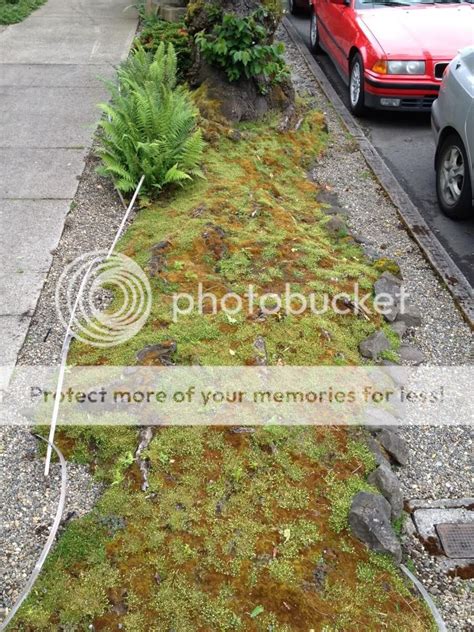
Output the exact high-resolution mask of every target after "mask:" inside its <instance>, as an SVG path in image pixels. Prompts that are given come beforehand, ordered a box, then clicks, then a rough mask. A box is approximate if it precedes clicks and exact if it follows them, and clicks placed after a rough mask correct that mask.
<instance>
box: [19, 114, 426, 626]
mask: <svg viewBox="0 0 474 632" xmlns="http://www.w3.org/2000/svg"><path fill="white" fill-rule="evenodd" d="M322 123H323V119H322V116H321V115H320V114H319V113H317V112H309V113H308V114H307V115H306V120H305V122H304V124H303V125H302V126H301V128H300V130H299V131H298V132H294V131H290V132H287V133H279V132H278V130H277V125H278V120H277V119H275V118H274V117H269V118H268V119H267V120H266V121H265V122H264V123H261V124H245V125H243V126H241V130H240V131H241V133H242V139H241V140H240V141H239V142H235V141H232V140H230V139H229V138H227V137H226V136H225V137H224V136H219V140H218V141H217V142H216V143H215V144H214V145H213V146H212V147H210V148H209V150H208V152H207V154H206V160H205V165H204V167H205V171H206V174H207V179H206V180H205V181H203V182H199V183H195V184H193V185H192V186H191V187H190V188H189V189H187V190H186V191H175V192H172V193H169V194H167V195H166V196H163V197H162V198H160V200H159V201H158V202H157V203H155V204H153V205H149V204H147V205H145V206H144V207H143V208H142V209H141V211H140V213H138V214H137V217H136V219H135V221H134V223H133V224H132V225H131V227H130V228H129V230H128V231H127V232H126V234H125V235H124V237H123V238H122V240H121V242H120V250H121V251H122V252H124V253H125V254H127V255H128V256H130V257H132V258H134V259H135V260H136V261H137V263H139V264H140V265H141V266H142V267H143V268H144V269H145V270H148V266H149V261H150V257H151V249H152V247H153V245H154V244H156V243H158V242H160V241H162V240H164V239H166V240H168V241H169V242H170V247H169V249H168V251H167V253H166V259H167V265H166V267H165V270H164V271H163V272H162V273H160V276H159V277H158V278H151V279H150V282H151V285H152V289H153V298H154V299H155V300H154V301H153V309H152V313H151V315H150V319H149V321H148V323H147V324H146V326H145V327H144V328H143V329H142V331H141V332H140V333H139V334H138V335H137V336H136V337H135V338H133V339H132V340H131V341H129V342H128V343H127V345H124V346H122V347H116V348H112V349H107V350H105V351H104V350H103V349H93V348H90V347H86V346H84V345H80V344H74V345H73V348H72V353H71V358H70V361H71V362H76V363H81V364H117V365H123V364H125V365H127V364H135V363H136V354H137V352H138V351H139V350H141V349H142V348H143V347H144V346H145V345H148V344H155V343H157V342H160V341H164V340H169V339H172V340H175V341H176V343H177V351H176V353H175V355H174V358H173V359H174V361H175V362H176V363H177V364H197V363H201V364H204V365H242V364H244V363H249V364H251V363H252V361H254V359H255V349H254V342H255V339H256V337H257V336H258V335H261V336H263V337H264V339H265V343H266V347H267V356H268V362H269V364H271V365H275V364H277V363H278V364H281V363H282V364H285V365H295V366H301V365H308V366H311V365H318V364H323V365H324V364H326V365H334V364H338V363H340V364H344V365H350V364H358V363H359V360H360V358H359V355H358V352H357V345H358V343H359V342H360V341H361V340H362V339H363V338H364V337H366V336H367V335H369V334H370V333H372V332H373V331H375V329H376V328H380V326H381V322H380V319H379V318H378V317H374V318H373V319H372V320H371V322H366V321H365V320H361V319H359V318H358V317H357V316H356V315H354V314H348V315H346V316H339V315H336V314H334V313H333V312H331V311H330V312H328V313H326V314H320V315H319V314H302V315H299V316H296V315H295V316H282V317H281V318H278V317H276V316H274V317H268V318H266V319H264V320H255V318H252V317H250V316H249V315H248V314H247V313H241V314H236V315H235V316H233V317H232V318H230V319H229V317H228V315H226V314H225V313H224V312H223V311H222V310H218V311H217V313H215V314H214V313H211V312H210V311H204V312H203V313H193V314H189V315H186V316H184V315H183V316H182V317H181V318H180V319H178V322H173V318H172V313H171V307H172V294H173V292H191V293H193V292H195V291H196V287H195V286H196V279H199V280H200V281H202V282H203V285H204V288H206V289H210V288H213V291H215V292H216V293H217V294H218V296H221V295H222V294H224V293H226V292H229V291H236V289H242V288H243V289H245V287H246V284H248V283H249V282H252V283H253V284H254V285H255V289H256V291H258V292H260V293H263V292H268V291H278V292H279V291H282V289H283V288H284V284H285V283H286V282H288V283H291V284H294V286H295V288H297V290H298V291H300V292H302V293H309V292H310V291H316V292H327V293H328V294H329V295H330V296H333V295H335V294H336V293H338V292H340V291H348V290H349V289H350V287H351V284H352V282H354V281H360V282H361V283H364V284H365V287H368V288H370V287H371V286H372V284H373V281H374V280H375V279H376V278H377V276H378V272H377V270H375V269H374V268H373V267H372V266H371V265H370V264H369V263H368V262H367V261H366V260H365V258H364V256H363V254H362V252H361V250H360V249H359V248H358V247H357V246H355V245H354V244H353V243H352V242H351V241H350V240H345V239H341V240H339V241H335V240H334V239H333V238H332V237H330V236H329V235H328V234H327V233H326V231H325V229H324V218H325V215H324V214H323V213H321V212H320V210H319V208H318V206H317V204H316V203H315V195H316V187H315V186H314V184H312V183H310V182H308V181H307V180H306V175H305V169H306V166H307V164H308V163H309V162H311V161H312V160H314V158H315V157H316V156H317V155H318V154H319V152H320V151H321V149H322V147H323V144H324V140H325V134H324V133H323V131H322ZM210 224H211V225H213V226H218V227H220V228H221V229H222V233H223V235H224V236H223V237H222V241H223V243H224V245H225V249H222V250H219V249H216V248H213V249H209V247H208V243H207V242H206V240H205V239H204V237H203V233H204V232H205V230H206V226H209V225H210ZM214 245H215V244H214ZM116 300H119V299H118V298H116ZM389 335H390V334H389ZM391 342H392V343H393V348H395V347H396V340H395V339H393V340H392V339H391ZM229 349H231V350H232V351H233V353H232V354H231V353H229ZM60 445H61V447H62V448H63V449H64V451H65V452H66V453H67V455H68V456H69V457H70V458H76V459H77V460H79V461H81V462H88V463H91V464H93V467H94V469H95V471H96V474H97V476H99V477H100V478H101V479H102V480H104V481H106V482H107V483H109V486H108V488H107V489H106V491H105V493H104V495H103V497H102V499H101V501H100V502H99V504H98V506H97V508H96V510H95V511H94V513H93V514H92V515H91V516H88V517H86V518H82V519H81V520H79V521H77V522H75V523H73V524H72V525H69V527H68V528H67V529H66V532H65V534H64V535H63V536H62V538H61V540H60V543H59V545H58V547H57V548H56V550H55V553H53V555H52V556H51V558H50V559H49V560H48V563H47V565H46V568H45V570H44V573H43V574H42V576H41V578H40V581H39V583H38V584H37V586H36V589H35V591H34V592H33V593H32V595H31V597H30V599H29V600H28V602H27V604H25V606H24V607H23V608H22V609H21V611H20V613H19V615H18V617H17V620H16V626H17V628H16V629H19V630H22V629H35V630H36V629H38V630H51V629H59V628H60V626H63V627H64V628H66V629H71V630H76V629H77V630H81V629H87V628H88V626H90V625H93V626H94V628H95V629H97V630H109V629H110V630H112V629H118V626H119V624H120V625H122V626H123V629H125V630H133V632H141V631H142V630H143V632H145V631H147V632H148V630H156V631H157V632H161V631H163V632H164V631H167V630H170V629H171V628H172V629H176V630H179V631H180V632H187V631H188V630H189V631H190V632H191V631H192V632H195V631H196V630H215V631H216V632H218V631H221V630H223V631H227V630H252V631H253V630H262V631H263V630H269V629H272V630H274V631H278V632H290V631H292V630H307V629H310V628H313V629H317V630H356V629H362V628H361V621H362V622H363V628H364V629H367V630H374V631H375V630H379V629H380V617H381V614H380V613H383V615H384V620H385V619H386V620H387V621H390V625H391V626H392V629H394V630H420V631H421V630H428V629H429V622H428V618H427V616H426V613H425V611H424V610H423V608H422V607H421V606H420V604H419V603H418V602H416V601H414V600H413V601H411V608H412V609H411V610H410V611H407V610H406V608H405V599H406V593H405V592H404V591H405V590H406V586H405V584H404V583H403V581H402V580H401V579H400V577H399V576H398V574H397V573H396V571H395V570H394V567H393V566H390V565H389V564H387V562H386V561H385V560H379V558H373V557H372V556H371V554H369V553H368V551H367V550H366V548H365V546H363V545H362V544H361V543H360V542H358V541H356V540H354V539H352V537H351V535H350V533H349V532H348V531H347V530H346V527H347V513H348V509H349V506H350V502H351V498H352V496H353V495H354V494H355V493H357V492H358V491H360V490H363V489H370V490H372V488H371V487H369V486H368V485H367V483H366V482H365V480H364V475H365V474H366V473H367V472H368V471H370V470H371V469H372V467H373V466H374V463H373V459H372V457H371V455H370V454H369V453H368V452H367V450H366V449H365V448H364V447H363V446H362V445H361V444H360V443H359V441H358V437H357V435H354V436H353V435H352V434H351V433H350V432H349V430H348V429H345V428H336V427H330V428H329V427H313V426H308V427H305V426H299V427H283V426H278V425H274V426H266V427H258V428H255V429H254V432H252V433H245V434H239V433H234V432H232V430H231V429H225V428H208V427H183V428H180V427H170V428H167V427H160V428H157V429H156V430H155V432H154V436H153V439H152V441H151V443H150V445H149V447H148V448H147V450H146V453H145V454H144V456H145V457H146V458H147V459H148V462H149V465H150V469H149V489H148V490H147V493H146V494H143V493H141V492H140V491H139V485H138V482H139V481H137V478H136V465H135V464H133V465H131V466H130V467H128V464H129V463H130V455H131V454H134V450H135V448H136V445H137V431H136V430H135V429H133V428H126V427H121V426H115V427H114V428H113V429H112V430H111V429H110V428H105V427H104V428H101V427H94V428H84V427H82V428H79V427H78V428H67V429H63V430H62V431H61V433H60ZM112 483H115V484H112ZM318 562H321V563H323V564H324V566H325V569H326V570H325V577H324V581H323V584H321V585H319V584H317V583H315V581H316V580H315V574H314V571H315V565H316V564H317V563H318ZM372 577H376V578H377V579H380V581H381V582H384V584H385V585H386V588H385V589H384V590H385V592H386V595H385V596H386V598H384V599H382V597H384V595H383V594H380V595H377V596H376V599H374V595H373V594H372V592H371V590H370V581H369V580H370V578H372ZM82 602H83V603H84V604H85V606H84V608H83V610H82V611H81V610H80V604H81V603H82ZM257 608H258V611H257V612H258V614H255V612H256V609H257ZM252 614H254V616H252ZM414 618H415V619H416V625H415V627H412V624H413V621H414ZM418 623H419V625H418Z"/></svg>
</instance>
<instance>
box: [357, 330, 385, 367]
mask: <svg viewBox="0 0 474 632" xmlns="http://www.w3.org/2000/svg"><path fill="white" fill-rule="evenodd" d="M387 349H390V343H389V341H388V340H387V337H386V336H385V334H384V333H383V332H382V331H376V332H375V333H373V334H371V335H370V336H369V337H368V338H366V339H365V340H363V341H362V342H361V343H360V345H359V351H360V354H361V356H362V357H364V358H370V359H372V360H376V359H377V358H378V357H379V355H380V354H381V353H382V351H387Z"/></svg>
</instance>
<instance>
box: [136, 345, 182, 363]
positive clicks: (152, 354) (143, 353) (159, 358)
mask: <svg viewBox="0 0 474 632" xmlns="http://www.w3.org/2000/svg"><path fill="white" fill-rule="evenodd" d="M176 349H177V344H176V342H175V341H174V340H165V341H164V342H161V343H160V344H157V345H147V346H146V347H143V349H141V350H140V351H139V352H138V353H137V355H136V358H137V362H138V364H140V365H142V366H170V365H172V364H173V361H172V355H173V353H175V352H176Z"/></svg>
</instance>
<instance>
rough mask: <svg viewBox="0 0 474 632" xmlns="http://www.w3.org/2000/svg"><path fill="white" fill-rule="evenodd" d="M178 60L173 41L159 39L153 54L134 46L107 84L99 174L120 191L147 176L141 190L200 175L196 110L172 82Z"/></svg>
mask: <svg viewBox="0 0 474 632" xmlns="http://www.w3.org/2000/svg"><path fill="white" fill-rule="evenodd" d="M176 69H177V58H176V52H175V50H174V47H173V45H172V44H169V45H168V47H165V44H164V43H161V44H160V46H159V47H158V49H157V51H156V53H155V54H154V55H152V54H151V53H148V52H147V51H145V50H144V49H143V47H139V48H137V50H136V51H135V52H134V53H133V54H132V56H131V57H130V59H129V60H128V61H127V62H126V63H125V64H124V65H123V66H122V68H121V69H120V70H119V72H118V85H114V84H110V83H109V84H108V85H109V89H110V91H111V94H112V99H111V102H110V103H102V104H101V105H100V106H99V107H100V108H101V109H102V111H103V112H104V113H105V115H106V117H104V118H103V119H102V121H101V123H100V127H101V128H102V131H103V134H102V137H101V144H102V147H101V148H100V150H99V155H100V157H101V158H102V163H103V164H102V167H101V168H100V170H99V171H100V172H101V173H102V174H105V175H108V176H110V177H112V178H113V180H114V181H115V184H116V186H117V188H118V189H119V190H121V191H123V192H124V193H128V192H129V191H132V190H133V189H134V188H135V187H136V186H137V183H138V181H139V180H140V178H141V176H142V174H143V175H145V181H144V185H143V189H142V191H143V192H148V193H151V192H153V191H155V192H156V191H157V190H160V189H162V188H163V187H164V186H166V185H170V184H182V183H183V182H185V181H187V180H191V179H192V178H193V177H195V176H201V175H202V174H201V171H200V169H199V162H200V160H201V156H202V151H203V148H204V142H203V139H202V134H201V131H200V130H199V129H197V127H196V119H197V109H196V108H195V106H194V105H193V103H192V100H191V97H190V94H189V92H188V90H186V88H184V87H183V86H178V87H177V86H176V83H177V79H176Z"/></svg>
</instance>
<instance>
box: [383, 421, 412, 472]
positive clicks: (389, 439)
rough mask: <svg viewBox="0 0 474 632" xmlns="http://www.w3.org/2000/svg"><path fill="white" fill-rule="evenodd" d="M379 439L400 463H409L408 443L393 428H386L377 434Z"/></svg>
mask: <svg viewBox="0 0 474 632" xmlns="http://www.w3.org/2000/svg"><path fill="white" fill-rule="evenodd" d="M376 438H377V441H378V442H379V443H380V445H381V446H382V447H383V448H384V450H386V451H387V452H388V454H389V455H390V456H391V457H392V458H393V459H394V460H395V461H396V462H397V463H399V464H400V465H406V464H407V463H408V444H407V443H406V441H405V440H404V439H402V438H401V437H400V436H399V435H398V434H397V433H396V432H394V431H393V430H388V428H384V429H383V430H381V431H380V432H379V433H378V434H377V437H376Z"/></svg>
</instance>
